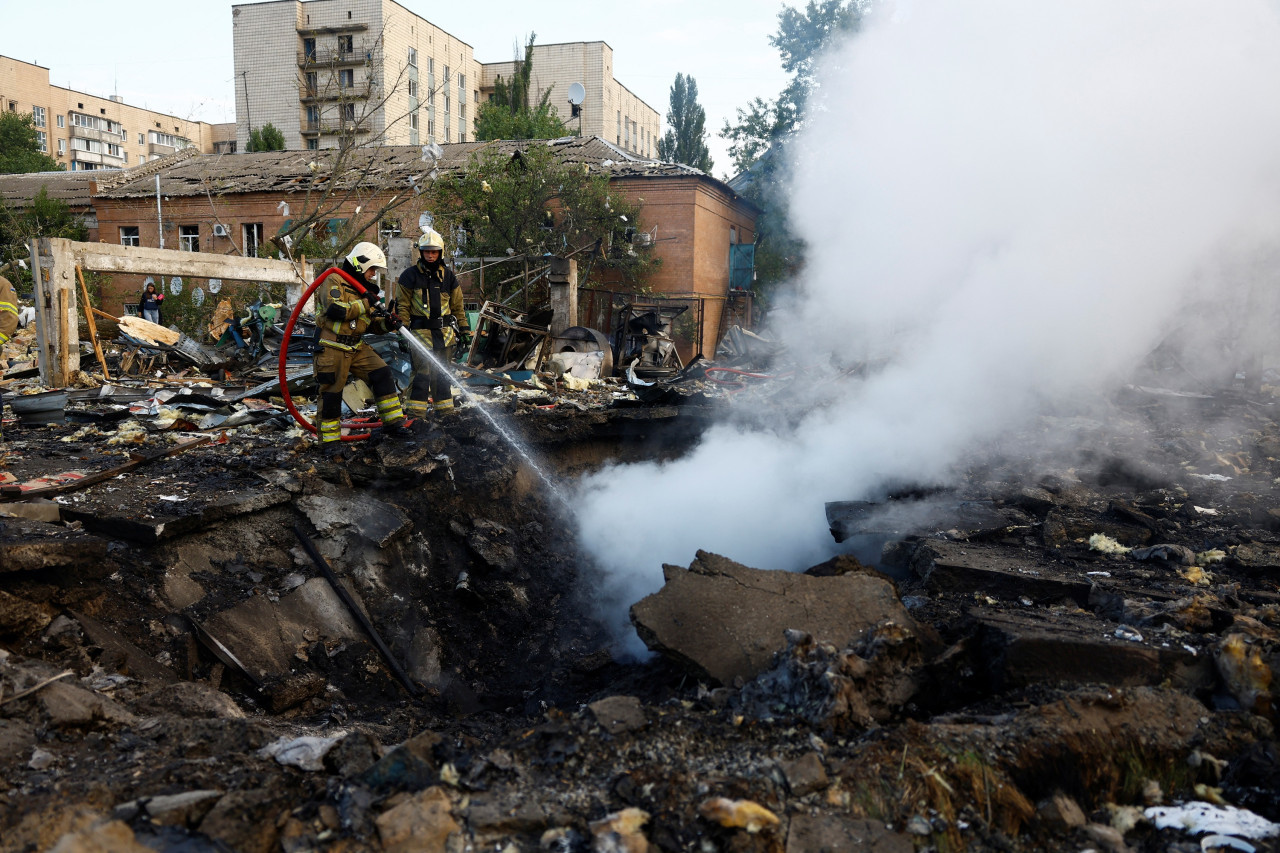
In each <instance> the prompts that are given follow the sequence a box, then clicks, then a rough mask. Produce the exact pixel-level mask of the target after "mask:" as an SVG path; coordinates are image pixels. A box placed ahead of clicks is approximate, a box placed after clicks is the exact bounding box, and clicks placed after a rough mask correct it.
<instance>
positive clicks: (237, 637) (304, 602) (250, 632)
mask: <svg viewBox="0 0 1280 853" xmlns="http://www.w3.org/2000/svg"><path fill="white" fill-rule="evenodd" d="M204 627H205V628H206V629H207V630H208V631H209V632H211V633H212V634H213V635H214V636H216V637H217V638H218V640H219V641H220V642H221V643H222V644H223V645H225V646H226V647H227V648H228V649H229V650H230V651H231V653H232V654H234V655H235V656H236V658H237V659H238V660H239V661H240V662H241V663H242V664H244V666H245V667H246V668H247V669H248V671H249V673H250V674H251V675H252V676H254V677H255V678H258V679H266V678H269V677H271V676H278V677H284V676H288V675H290V674H291V673H292V670H293V668H294V667H295V666H296V665H297V664H298V663H299V658H298V657H297V654H298V652H299V650H300V649H305V648H306V647H307V646H309V645H311V641H310V640H308V639H307V635H308V633H309V632H313V631H318V632H319V633H320V635H321V636H322V637H325V638H329V639H355V638H358V637H362V636H364V635H363V632H362V631H361V630H360V628H359V626H358V625H356V623H355V619H354V618H353V617H352V616H351V613H350V611H348V610H347V608H346V605H344V604H343V603H342V600H341V599H340V598H338V595H337V593H335V592H334V591H333V587H331V586H330V585H329V582H328V581H327V580H325V579H324V578H312V579H311V580H309V581H307V582H306V583H304V584H303V585H302V586H300V587H298V588H296V589H294V590H293V591H292V592H290V593H289V594H288V595H286V596H283V597H282V598H281V599H280V601H279V602H272V601H271V600H269V599H268V598H267V597H266V596H262V595H255V596H253V597H252V598H250V599H248V600H246V601H244V602H242V603H241V604H238V605H236V606H235V607H232V608H230V609H229V610H223V611H222V612H220V613H217V614H215V615H214V616H212V617H211V618H209V619H208V620H207V621H206V622H205V624H204ZM313 636H314V635H313Z"/></svg>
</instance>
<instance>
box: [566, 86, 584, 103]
mask: <svg viewBox="0 0 1280 853" xmlns="http://www.w3.org/2000/svg"><path fill="white" fill-rule="evenodd" d="M586 96H587V90H586V89H585V88H583V86H582V84H581V83H570V84H569V103H571V104H573V105H574V106H575V107H576V106H578V105H579V104H581V103H582V99H583V98H585V97H586Z"/></svg>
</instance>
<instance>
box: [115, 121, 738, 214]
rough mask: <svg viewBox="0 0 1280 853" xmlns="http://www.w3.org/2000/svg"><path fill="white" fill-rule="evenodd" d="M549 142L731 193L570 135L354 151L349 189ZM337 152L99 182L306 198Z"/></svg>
mask: <svg viewBox="0 0 1280 853" xmlns="http://www.w3.org/2000/svg"><path fill="white" fill-rule="evenodd" d="M538 144H544V145H549V146H551V147H552V148H553V149H555V151H556V153H557V154H559V156H560V157H561V158H563V159H564V160H565V161H566V162H568V163H573V164H583V165H586V166H587V167H589V168H590V169H592V170H594V171H599V172H603V173H606V174H608V175H610V176H612V177H619V178H633V177H657V176H662V177H697V178H701V179H704V180H709V181H712V182H714V183H715V184H717V185H718V186H720V187H723V188H724V190H725V191H726V192H730V193H731V192H732V190H730V189H729V188H728V186H727V185H725V184H724V182H722V181H720V180H718V179H716V178H713V177H712V176H711V175H708V174H707V173H705V172H703V171H701V170H699V169H695V168H693V167H691V166H684V165H680V164H677V163H663V162H660V161H657V160H647V159H643V158H640V157H636V156H635V155H633V154H629V153H627V152H626V151H623V150H622V149H621V148H618V147H617V146H615V145H613V144H611V143H609V142H607V141H605V140H604V139H601V138H600V137H594V136H593V137H577V136H571V137H565V138H562V139H550V140H494V141H489V142H456V143H452V144H449V145H441V146H440V148H441V150H442V151H443V154H442V155H441V157H440V158H439V159H438V160H437V161H435V162H434V163H432V162H431V161H430V160H429V159H424V156H423V151H424V147H423V146H418V145H386V146H380V147H376V148H369V149H359V150H355V151H351V152H349V153H348V154H347V155H346V156H348V157H349V158H350V160H349V167H348V168H346V169H345V172H344V175H343V177H342V178H340V180H341V181H342V182H343V183H366V182H370V181H374V182H377V183H382V184H386V185H392V184H396V183H402V184H404V185H406V186H412V185H414V183H415V182H416V181H418V180H420V179H424V178H425V177H426V176H427V173H429V172H430V171H431V169H432V168H436V169H438V170H440V171H442V172H447V171H452V170H458V169H463V168H465V167H466V165H467V164H468V163H469V162H470V160H471V157H472V155H475V154H479V153H481V152H483V151H487V150H498V151H509V152H510V153H511V154H515V153H516V152H517V151H519V150H521V149H522V148H525V147H527V146H529V145H538ZM340 155H341V152H340V151H339V150H338V149H324V150H320V151H309V150H307V151H264V152H255V153H252V154H204V155H202V154H197V153H195V152H194V149H187V150H186V151H181V152H178V153H177V154H173V155H170V156H169V157H166V158H163V159H161V160H156V161H152V162H150V163H146V164H144V165H141V166H138V167H136V168H134V169H128V170H125V171H122V172H118V173H116V174H114V175H113V176H111V177H110V178H107V179H106V180H101V179H100V180H99V181H98V192H97V194H96V195H97V197H100V198H114V199H127V198H141V197H149V196H152V195H154V194H155V192H156V184H155V180H154V176H155V175H156V174H159V176H160V190H161V192H163V193H164V194H165V195H167V196H194V195H203V194H205V193H206V192H215V193H250V192H276V193H280V192H283V193H290V192H305V191H307V190H309V189H310V190H314V189H316V185H317V182H318V183H320V184H321V185H322V184H323V183H325V182H326V181H327V179H328V175H329V173H330V170H331V169H332V167H333V163H334V159H335V158H337V157H339V156H340Z"/></svg>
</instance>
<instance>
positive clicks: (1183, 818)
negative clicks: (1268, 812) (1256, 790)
mask: <svg viewBox="0 0 1280 853" xmlns="http://www.w3.org/2000/svg"><path fill="white" fill-rule="evenodd" d="M1144 814H1145V815H1146V816H1147V820H1149V821H1151V822H1152V823H1154V824H1155V825H1156V828H1157V829H1181V830H1184V831H1186V832H1187V833H1189V834H1191V835H1200V834H1201V833H1209V832H1212V833H1219V834H1222V835H1231V836H1235V837H1237V838H1273V837H1275V836H1277V835H1280V824H1276V823H1272V822H1271V821H1269V820H1267V819H1266V818H1264V817H1262V816H1260V815H1256V814H1254V813H1253V812H1251V811H1249V810H1248V809H1238V808H1236V807H1235V806H1215V805H1213V804H1212V803H1204V802H1191V803H1184V804H1183V805H1180V806H1155V807H1153V808H1149V809H1147V810H1146V811H1145V812H1144Z"/></svg>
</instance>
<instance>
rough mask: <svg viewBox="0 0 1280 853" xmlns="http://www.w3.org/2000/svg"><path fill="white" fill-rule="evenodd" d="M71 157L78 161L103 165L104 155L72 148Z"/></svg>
mask: <svg viewBox="0 0 1280 853" xmlns="http://www.w3.org/2000/svg"><path fill="white" fill-rule="evenodd" d="M71 159H72V160H74V161H75V162H77V163H96V164H97V165H99V166H101V165H102V155H101V154H96V153H94V152H92V151H81V150H80V149H79V148H72V149H71Z"/></svg>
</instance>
